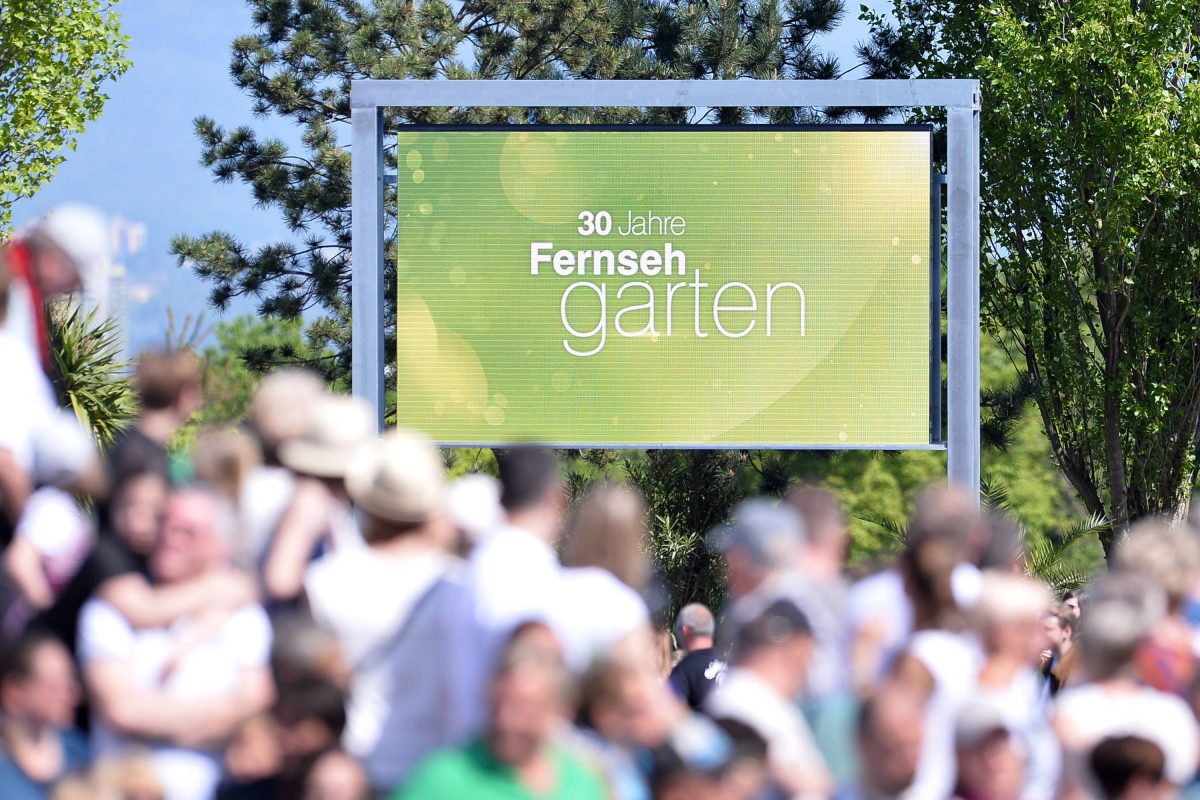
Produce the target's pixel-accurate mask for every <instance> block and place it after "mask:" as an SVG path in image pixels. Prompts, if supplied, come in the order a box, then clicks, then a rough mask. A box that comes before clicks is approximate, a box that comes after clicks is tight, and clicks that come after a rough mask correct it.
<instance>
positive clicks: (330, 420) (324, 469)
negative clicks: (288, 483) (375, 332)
mask: <svg viewBox="0 0 1200 800" xmlns="http://www.w3.org/2000/svg"><path fill="white" fill-rule="evenodd" d="M310 399H311V398H310ZM300 402H301V403H304V402H307V401H306V399H305V398H304V397H301V398H300ZM373 441H375V419H374V416H373V415H372V413H371V408H370V406H368V405H367V403H366V401H364V400H363V399H362V398H359V397H348V396H345V395H326V396H322V397H320V398H319V399H317V400H315V401H313V406H312V410H311V413H310V414H309V417H308V425H307V428H306V429H305V431H304V433H303V434H302V435H300V436H298V437H296V438H293V439H290V440H289V441H287V442H284V443H283V444H281V445H280V446H279V458H280V460H281V461H282V462H283V464H284V466H286V467H287V468H288V469H290V470H291V471H292V472H293V473H294V474H295V482H294V484H293V486H294V488H293V491H292V494H291V497H290V498H289V499H288V502H287V508H286V509H285V510H284V511H283V512H282V515H281V516H280V518H279V522H278V525H277V526H276V528H275V532H274V535H273V537H272V539H271V542H270V545H269V546H268V547H267V550H266V556H265V559H264V561H263V562H262V577H263V586H264V588H265V589H266V593H267V598H268V600H269V601H271V607H272V610H280V609H283V608H288V607H294V606H295V605H296V604H297V603H298V601H299V599H300V594H301V591H302V590H303V585H304V571H305V569H307V568H308V565H309V564H310V563H311V562H312V560H313V559H314V558H317V557H318V556H321V555H323V554H325V553H332V552H337V551H340V550H343V549H351V548H359V547H361V546H362V534H361V533H360V532H359V530H358V525H357V523H356V522H355V520H354V515H353V509H352V508H351V507H350V498H349V496H348V495H347V493H346V475H347V473H348V472H349V470H350V467H351V465H352V464H353V463H354V462H355V459H356V458H357V457H358V454H359V453H361V452H363V448H365V447H367V446H368V445H370V444H371V443H372V442H373Z"/></svg>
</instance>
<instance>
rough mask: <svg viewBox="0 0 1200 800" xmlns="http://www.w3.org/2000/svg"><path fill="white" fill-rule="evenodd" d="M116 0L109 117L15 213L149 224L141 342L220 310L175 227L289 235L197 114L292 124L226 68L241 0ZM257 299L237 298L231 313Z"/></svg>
mask: <svg viewBox="0 0 1200 800" xmlns="http://www.w3.org/2000/svg"><path fill="white" fill-rule="evenodd" d="M884 4H885V2H884V0H875V2H872V3H870V5H872V6H876V7H878V6H882V5H884ZM846 6H847V11H848V12H849V14H848V16H849V17H850V18H849V19H847V20H846V21H845V22H844V23H843V24H842V25H841V26H840V27H839V29H838V30H837V31H836V32H835V33H834V34H833V35H831V36H830V37H829V39H828V44H827V46H828V47H829V48H830V49H831V50H832V51H834V52H836V53H838V54H839V55H841V56H842V58H843V61H844V63H845V64H846V65H848V64H849V63H851V62H852V59H853V46H854V43H855V42H856V41H857V40H859V39H861V38H863V37H864V35H865V33H866V29H865V26H863V24H862V23H861V22H859V21H858V20H857V19H856V18H855V17H856V13H857V8H858V3H857V2H854V0H849V2H847V3H846ZM119 9H120V11H121V14H122V18H123V23H122V24H123V28H124V31H125V33H126V34H127V35H128V36H129V37H130V40H131V41H130V49H129V56H130V58H131V60H132V61H133V67H132V68H131V69H130V70H129V71H128V72H127V73H126V74H125V75H124V76H123V77H122V78H121V79H120V80H119V81H117V82H116V83H115V84H112V85H110V86H109V88H108V93H109V95H110V97H111V99H110V100H109V102H108V104H107V105H106V107H105V110H104V116H103V117H102V118H101V119H100V120H98V121H97V122H95V123H93V124H92V125H91V126H89V128H88V129H87V131H86V132H85V133H84V134H83V135H82V136H81V137H80V138H79V143H78V148H77V150H76V151H75V152H74V153H70V154H69V156H68V158H67V161H66V163H64V164H63V165H62V166H61V167H60V168H59V171H58V174H57V175H56V176H55V178H54V179H53V180H52V181H51V182H50V183H49V184H47V185H46V186H45V187H43V188H42V190H41V191H40V192H39V193H38V194H37V195H36V196H35V197H33V198H31V199H29V200H23V201H21V202H19V203H17V204H16V206H15V208H14V220H15V222H16V224H17V225H18V226H19V225H21V224H22V223H24V222H26V221H28V220H30V219H32V218H35V217H37V216H40V215H41V214H43V213H45V212H46V211H47V210H49V209H50V208H53V207H54V206H55V205H58V204H60V203H64V202H69V201H80V202H85V203H89V204H91V205H94V206H96V207H97V208H100V209H101V210H103V211H104V212H105V213H106V214H108V215H110V216H112V217H120V218H122V219H124V220H128V221H130V222H132V223H138V224H141V225H144V226H145V244H144V247H143V249H142V251H141V252H140V253H138V254H137V255H135V256H133V257H131V258H129V259H127V260H126V262H125V263H126V266H127V268H128V274H129V277H128V287H129V294H130V299H129V301H128V306H127V307H128V311H129V321H128V329H129V338H130V341H131V345H132V347H133V349H134V350H137V349H140V348H142V347H145V346H148V345H151V344H153V343H154V342H156V341H161V337H162V335H163V332H164V331H165V328H166V319H167V317H166V309H167V307H168V306H169V307H171V309H172V310H173V311H174V312H175V315H176V317H178V318H182V317H183V316H184V315H186V314H193V315H195V314H198V313H201V312H203V313H205V314H206V319H207V320H208V321H209V322H213V321H217V320H219V319H221V317H219V316H218V315H217V314H216V312H214V311H212V310H211V309H208V308H207V302H206V300H207V292H208V287H207V286H206V285H205V284H204V282H202V281H200V280H199V279H198V278H195V277H194V276H193V275H192V274H191V272H190V271H189V270H187V269H183V268H179V267H177V266H175V259H174V258H172V257H171V255H170V240H171V237H172V236H173V235H175V234H177V233H189V234H197V233H203V232H205V231H210V230H224V231H228V232H230V233H232V234H234V235H236V236H238V237H240V238H241V239H242V240H243V241H244V242H246V243H247V244H250V245H254V244H260V243H265V242H268V241H274V240H277V239H285V238H287V236H288V232H287V229H286V227H285V226H284V225H283V223H282V222H281V221H280V219H279V216H278V214H277V213H276V212H275V211H273V210H271V209H265V210H264V209H258V208H256V207H255V206H254V203H253V200H252V198H251V196H250V193H249V190H248V189H247V187H245V186H244V185H242V184H239V183H232V184H217V183H215V182H214V181H213V178H212V175H211V173H210V172H209V171H208V170H207V169H205V168H204V167H202V166H201V165H200V163H199V157H200V146H199V143H198V142H197V140H196V137H195V135H194V134H193V132H192V120H193V119H194V118H195V117H197V116H199V115H207V116H210V117H213V118H214V119H215V120H216V121H217V123H218V124H220V125H222V126H224V127H226V128H230V127H234V126H237V125H241V124H247V123H249V124H252V125H253V126H254V127H255V128H256V129H257V130H258V131H259V132H260V133H266V134H269V135H274V136H279V137H281V138H284V139H285V140H289V141H291V140H294V139H295V136H296V134H295V129H294V128H293V127H292V126H291V125H290V124H288V123H286V122H283V121H280V120H274V119H261V118H255V117H254V116H253V114H252V113H251V105H250V101H249V99H248V98H246V97H245V95H243V94H241V93H240V92H239V91H238V90H237V89H236V88H235V87H234V85H233V83H232V81H231V80H230V78H229V71H228V65H229V45H230V43H231V42H232V41H233V39H234V37H236V36H238V35H241V34H245V33H250V32H251V31H252V26H251V21H250V11H249V8H248V7H247V6H246V5H245V3H244V2H243V0H123V2H121V4H120V5H119ZM252 310H253V306H252V305H251V304H250V303H240V304H238V305H236V306H235V308H234V309H232V310H231V311H230V312H229V315H231V316H232V315H236V314H239V313H249V312H251V311H252Z"/></svg>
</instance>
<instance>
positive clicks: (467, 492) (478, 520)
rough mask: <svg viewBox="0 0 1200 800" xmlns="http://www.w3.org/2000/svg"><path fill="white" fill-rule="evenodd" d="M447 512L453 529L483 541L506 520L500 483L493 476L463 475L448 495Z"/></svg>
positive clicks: (474, 540) (476, 540)
mask: <svg viewBox="0 0 1200 800" xmlns="http://www.w3.org/2000/svg"><path fill="white" fill-rule="evenodd" d="M446 511H447V512H448V513H449V515H450V519H451V521H453V522H454V526H455V527H456V528H458V529H459V530H461V531H463V532H464V533H465V534H466V535H467V538H469V539H470V540H471V541H472V542H476V543H477V542H480V541H482V540H483V538H484V537H485V536H487V535H488V534H489V533H491V532H492V530H493V529H495V528H496V527H498V526H499V525H500V523H501V522H502V521H503V520H504V509H503V508H501V506H500V482H499V481H497V480H496V479H495V478H493V477H492V476H490V475H481V474H473V475H464V476H462V477H461V478H459V479H458V480H456V481H454V483H452V484H450V488H449V490H447V492H446Z"/></svg>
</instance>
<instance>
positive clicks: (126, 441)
mask: <svg viewBox="0 0 1200 800" xmlns="http://www.w3.org/2000/svg"><path fill="white" fill-rule="evenodd" d="M134 385H135V386H136V388H137V396H138V416H137V419H136V420H134V423H133V425H132V426H131V427H130V428H128V429H127V430H125V431H124V432H123V433H122V434H121V436H120V437H119V438H118V439H117V441H116V442H114V443H113V446H112V448H110V449H109V451H108V470H109V472H110V473H111V474H112V476H113V481H114V482H120V481H122V480H124V478H125V476H126V475H132V474H138V473H141V472H144V471H146V470H152V471H156V472H159V473H160V474H161V475H162V476H163V477H164V478H166V479H168V480H170V479H172V478H173V477H174V476H173V475H172V474H171V463H170V456H169V455H168V453H167V442H168V441H170V439H171V437H172V436H174V435H175V432H176V431H178V430H179V428H180V427H182V426H183V424H184V423H185V422H187V421H188V419H189V418H190V417H191V416H192V414H194V413H196V412H197V411H199V410H200V405H201V403H202V401H203V392H202V391H201V388H200V362H199V361H198V360H197V359H196V356H195V355H193V354H192V353H191V352H188V351H185V350H175V351H170V352H168V351H160V352H148V353H143V354H142V355H141V357H139V358H138V364H137V370H136V372H135V373H134Z"/></svg>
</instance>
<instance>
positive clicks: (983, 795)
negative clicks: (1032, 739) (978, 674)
mask: <svg viewBox="0 0 1200 800" xmlns="http://www.w3.org/2000/svg"><path fill="white" fill-rule="evenodd" d="M955 751H956V754H957V774H958V779H957V787H956V789H955V792H954V797H955V798H956V800H1018V798H1021V797H1024V796H1025V795H1024V794H1022V785H1023V783H1024V773H1025V763H1026V761H1027V751H1026V750H1025V747H1024V745H1023V744H1022V743H1021V739H1020V736H1019V735H1018V734H1017V733H1016V732H1014V731H1013V730H1012V729H1011V728H1009V727H1008V725H1007V723H1006V722H1005V720H1004V715H1003V713H1002V712H1001V710H1000V709H998V708H997V707H996V706H995V705H993V704H990V703H986V704H979V705H974V704H972V705H967V706H966V707H965V708H964V709H963V710H962V712H961V713H960V714H959V717H958V722H957V727H956V732H955Z"/></svg>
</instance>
